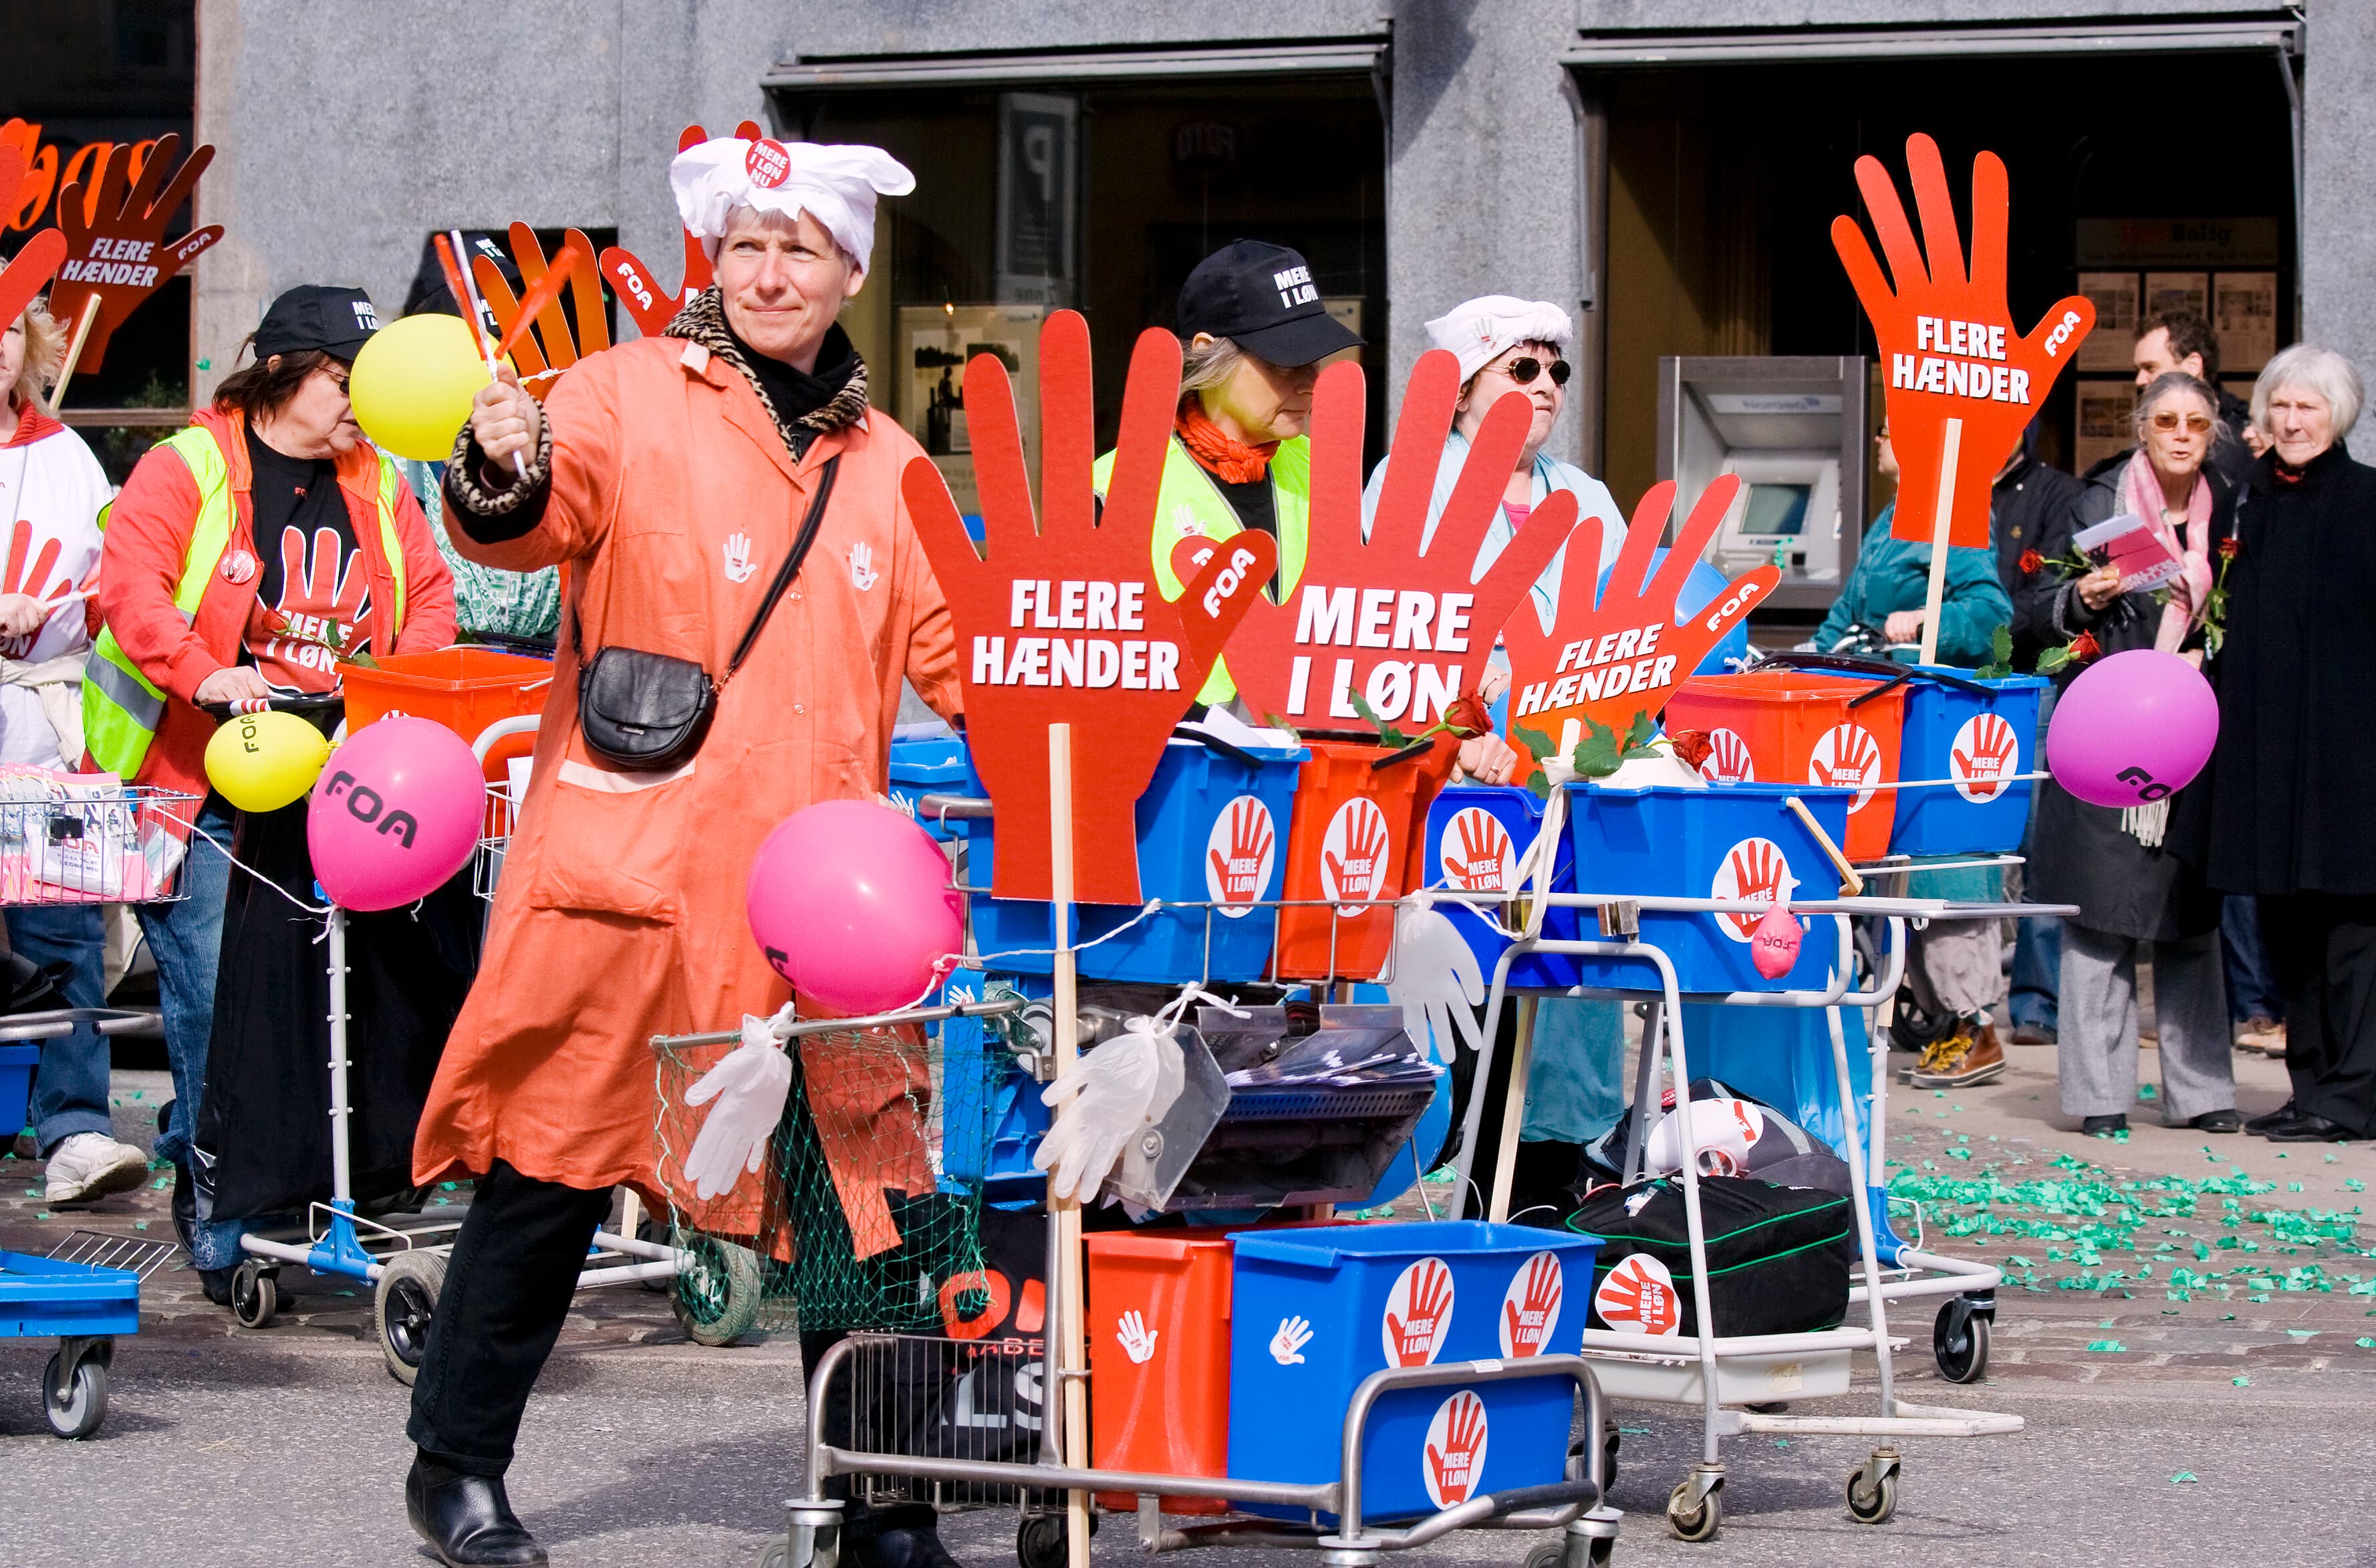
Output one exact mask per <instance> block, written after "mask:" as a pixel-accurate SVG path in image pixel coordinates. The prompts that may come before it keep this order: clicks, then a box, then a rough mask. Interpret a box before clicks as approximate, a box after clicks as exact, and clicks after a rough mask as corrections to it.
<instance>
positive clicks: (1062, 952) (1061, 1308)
mask: <svg viewBox="0 0 2376 1568" xmlns="http://www.w3.org/2000/svg"><path fill="white" fill-rule="evenodd" d="M1048 805H1049V823H1050V832H1049V835H1048V860H1049V871H1050V884H1051V886H1050V892H1051V901H1052V903H1053V904H1054V914H1055V917H1056V920H1055V926H1056V962H1055V969H1056V977H1055V978H1056V987H1055V989H1056V996H1055V1003H1056V1007H1055V1014H1056V1016H1055V1019H1054V1023H1055V1029H1056V1040H1055V1045H1056V1076H1057V1077H1059V1078H1062V1077H1063V1075H1065V1074H1067V1073H1070V1072H1073V1071H1074V1070H1075V1069H1076V1068H1077V1067H1078V1066H1079V1065H1080V1060H1081V1051H1080V1043H1079V1034H1078V1028H1079V1025H1078V1015H1077V1013H1076V1012H1075V1006H1076V995H1075V983H1076V977H1075V958H1074V956H1073V727H1072V726H1071V725H1070V724H1051V725H1050V726H1048ZM1052 1185H1053V1183H1051V1187H1052ZM1052 1201H1053V1202H1054V1203H1055V1205H1056V1211H1055V1212H1056V1271H1057V1275H1058V1278H1057V1280H1056V1367H1057V1373H1056V1376H1057V1380H1058V1383H1059V1385H1060V1387H1061V1388H1062V1391H1063V1392H1062V1396H1061V1397H1062V1398H1063V1420H1064V1463H1065V1464H1067V1465H1069V1466H1072V1467H1074V1468H1075V1469H1078V1468H1081V1467H1085V1466H1087V1464H1088V1462H1089V1408H1088V1390H1087V1388H1085V1387H1084V1386H1082V1383H1081V1377H1082V1374H1083V1372H1086V1370H1087V1360H1088V1358H1087V1353H1086V1349H1085V1347H1084V1346H1083V1344H1082V1329H1083V1324H1082V1321H1081V1320H1082V1317H1083V1315H1084V1313H1085V1308H1084V1305H1083V1299H1082V1292H1081V1268H1082V1257H1081V1199H1080V1194H1077V1193H1075V1194H1074V1195H1073V1196H1071V1197H1069V1198H1058V1199H1053V1200H1052ZM1064 1548H1065V1553H1066V1558H1067V1561H1068V1562H1069V1564H1070V1568H1089V1494H1088V1493H1087V1492H1086V1491H1070V1492H1067V1493H1065V1498H1064Z"/></svg>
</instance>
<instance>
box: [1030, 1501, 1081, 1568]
mask: <svg viewBox="0 0 2376 1568" xmlns="http://www.w3.org/2000/svg"><path fill="white" fill-rule="evenodd" d="M1097 1533H1098V1516H1097V1515H1096V1514H1094V1513H1092V1514H1091V1515H1089V1535H1090V1538H1092V1539H1094V1538H1096V1536H1097ZM1068 1534H1069V1532H1068V1531H1067V1530H1066V1529H1065V1527H1064V1515H1062V1514H1034V1515H1030V1516H1029V1517H1028V1518H1027V1519H1025V1520H1024V1521H1023V1523H1022V1524H1021V1525H1019V1526H1016V1531H1015V1560H1016V1562H1018V1563H1020V1564H1021V1565H1022V1568H1064V1564H1065V1563H1066V1562H1068V1561H1070V1552H1069V1550H1068V1545H1067V1539H1066V1538H1067V1536H1068Z"/></svg>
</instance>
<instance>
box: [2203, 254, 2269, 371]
mask: <svg viewBox="0 0 2376 1568" xmlns="http://www.w3.org/2000/svg"><path fill="white" fill-rule="evenodd" d="M2211 301H2212V303H2211V329H2212V331H2213V332H2215V333H2216V334H2217V335H2218V338H2219V368H2220V369H2221V370H2223V371H2234V372H2239V373H2240V372H2246V371H2250V372H2254V373H2257V372H2258V371H2259V370H2260V368H2261V367H2262V366H2263V365H2264V364H2266V363H2268V362H2269V357H2270V356H2271V355H2273V354H2275V352H2276V351H2277V275H2276V274H2275V273H2274V272H2223V273H2221V274H2220V275H2219V278H2218V280H2217V281H2216V283H2215V284H2214V285H2213V286H2212V291H2211Z"/></svg>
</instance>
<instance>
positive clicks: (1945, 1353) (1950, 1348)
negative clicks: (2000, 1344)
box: [1931, 1296, 1990, 1383]
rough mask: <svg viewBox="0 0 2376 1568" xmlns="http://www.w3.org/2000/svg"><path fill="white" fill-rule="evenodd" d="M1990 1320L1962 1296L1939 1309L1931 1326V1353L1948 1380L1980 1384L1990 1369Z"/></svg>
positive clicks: (1940, 1371)
mask: <svg viewBox="0 0 2376 1568" xmlns="http://www.w3.org/2000/svg"><path fill="white" fill-rule="evenodd" d="M1989 1329H1990V1320H1989V1318H1988V1317H1987V1316H1986V1314H1984V1313H1976V1312H1974V1311H1973V1310H1972V1303H1971V1302H1969V1301H1966V1300H1964V1299H1963V1298H1962V1297H1961V1296H1957V1297H1954V1298H1953V1299H1951V1300H1950V1301H1948V1302H1947V1304H1946V1305H1945V1306H1943V1307H1941V1308H1940V1309H1939V1316H1938V1318H1937V1319H1936V1320H1935V1321H1934V1322H1933V1323H1932V1324H1931V1355H1932V1356H1933V1357H1934V1358H1935V1359H1936V1360H1938V1363H1939V1375H1940V1376H1941V1377H1943V1378H1945V1379H1946V1380H1947V1381H1948V1382H1949V1383H1978V1382H1979V1381H1980V1379H1981V1378H1983V1377H1985V1376H1987V1375H1988V1371H1989Z"/></svg>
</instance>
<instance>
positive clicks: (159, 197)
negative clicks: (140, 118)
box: [50, 136, 222, 371]
mask: <svg viewBox="0 0 2376 1568" xmlns="http://www.w3.org/2000/svg"><path fill="white" fill-rule="evenodd" d="M181 150H182V138H181V137H177V136H162V137H158V138H157V145H156V147H155V148H154V149H152V150H151V151H150V153H149V154H148V159H147V160H145V161H143V162H142V163H141V165H140V169H139V176H138V178H137V180H136V179H135V178H134V177H133V169H132V164H133V161H134V158H133V149H132V148H116V149H115V151H114V152H113V153H112V154H110V155H109V157H108V159H107V160H106V162H105V164H104V165H103V167H102V169H101V174H100V178H99V184H98V189H97V191H96V193H95V196H96V200H97V202H98V208H97V211H98V216H97V217H95V218H89V219H87V218H86V217H85V214H86V213H88V212H89V211H90V210H91V208H90V206H89V201H88V200H87V199H86V198H85V196H84V194H83V184H82V183H81V182H80V181H77V182H76V183H75V184H71V185H68V186H67V187H66V188H65V190H64V191H63V192H61V193H60V194H59V196H58V227H59V228H60V229H62V230H64V231H65V237H66V259H65V262H64V264H63V265H61V266H60V267H59V268H58V282H57V287H56V288H54V289H52V290H51V291H50V314H51V315H54V316H56V317H57V318H58V319H59V320H60V321H62V322H65V323H67V324H68V326H69V327H72V326H73V324H75V323H77V322H79V321H80V320H81V319H82V315H83V312H84V311H85V310H86V309H89V310H95V311H96V312H97V313H98V315H97V319H96V321H95V322H94V324H93V326H92V327H91V329H90V335H89V338H88V339H86V340H85V341H84V344H83V350H82V354H81V356H80V357H79V358H78V359H77V360H76V361H75V362H74V363H73V364H72V365H69V366H66V367H65V369H68V370H86V371H89V370H97V369H98V368H99V367H100V364H101V361H102V360H103V359H104V358H105V357H106V353H107V340H108V339H109V338H110V337H112V336H113V335H114V332H115V329H116V328H117V327H121V326H123V325H124V318H125V316H127V315H131V314H132V313H133V311H134V310H135V309H137V307H138V306H139V304H140V302H141V301H143V300H145V299H147V298H148V296H149V295H150V294H152V293H154V292H156V291H157V290H158V289H159V288H160V287H162V286H163V284H164V282H165V280H166V279H169V278H171V277H172V276H173V274H175V273H177V272H179V271H181V270H182V268H183V267H187V266H188V265H189V264H190V263H191V262H192V261H194V260H196V258H197V255H198V253H199V252H201V251H203V250H205V249H206V248H207V247H208V245H211V244H214V243H215V242H216V241H217V240H220V239H221V238H222V225H221V224H220V223H210V224H208V226H207V227H205V228H203V229H193V230H191V231H190V232H188V233H186V234H184V235H183V236H182V237H181V238H180V239H178V240H175V241H173V242H172V244H165V243H164V240H163V235H164V232H165V225H166V224H168V223H170V222H172V219H173V214H174V213H175V212H177V211H179V210H180V209H181V206H182V204H183V203H184V201H186V200H188V199H189V196H190V193H191V192H192V191H193V190H195V189H196V188H197V184H198V176H199V175H201V174H203V173H205V172H207V165H208V164H209V163H211V162H213V161H214V158H215V149H214V148H211V147H201V148H198V149H197V150H196V152H193V153H192V154H190V160H189V161H188V162H186V163H184V164H183V165H182V167H181V168H180V169H179V170H177V171H175V172H174V174H173V178H172V182H171V183H170V184H166V185H165V188H164V189H163V191H162V192H160V191H159V190H158V188H157V187H158V184H159V183H160V181H162V180H163V179H164V176H165V171H166V170H168V169H171V168H172V167H173V159H174V156H175V155H176V154H178V153H179V152H180V151H181Z"/></svg>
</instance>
